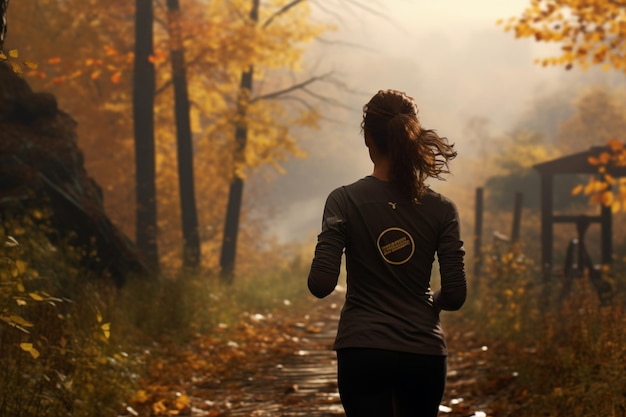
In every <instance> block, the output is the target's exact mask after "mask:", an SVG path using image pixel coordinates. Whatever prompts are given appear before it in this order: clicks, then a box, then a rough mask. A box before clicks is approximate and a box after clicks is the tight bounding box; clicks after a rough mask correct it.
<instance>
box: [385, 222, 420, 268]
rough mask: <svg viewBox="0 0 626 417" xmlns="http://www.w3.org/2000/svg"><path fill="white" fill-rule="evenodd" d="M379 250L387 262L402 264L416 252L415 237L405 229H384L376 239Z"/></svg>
mask: <svg viewBox="0 0 626 417" xmlns="http://www.w3.org/2000/svg"><path fill="white" fill-rule="evenodd" d="M376 244H377V246H378V251H379V252H380V254H381V256H382V257H383V259H384V260H385V262H387V263H390V264H392V265H402V264H403V263H406V262H408V261H409V259H411V257H412V256H413V253H414V252H415V242H413V237H411V235H410V234H409V232H407V231H406V230H404V229H400V228H399V227H390V228H389V229H386V230H383V232H382V233H381V234H380V236H378V240H377V241H376Z"/></svg>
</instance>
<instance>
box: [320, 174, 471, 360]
mask: <svg viewBox="0 0 626 417" xmlns="http://www.w3.org/2000/svg"><path fill="white" fill-rule="evenodd" d="M344 250H345V254H346V270H347V293H346V301H345V304H344V307H343V309H342V312H341V318H340V321H339V329H338V331H337V338H336V340H335V345H334V348H335V349H342V348H348V347H365V348H378V349H389V350H396V351H403V352H412V353H422V354H433V355H445V354H447V349H446V344H445V338H444V335H443V331H442V329H441V323H440V320H439V311H440V310H457V309H459V308H460V307H461V306H462V305H463V303H464V302H465V297H466V291H467V284H466V278H465V269H464V263H463V257H464V254H465V252H464V250H463V242H462V241H461V240H460V226H459V216H458V211H457V209H456V206H455V205H454V203H452V201H450V200H449V199H447V198H446V197H444V196H442V195H440V194H437V193H435V192H433V191H431V190H428V192H427V193H426V194H425V195H424V196H423V197H422V198H421V199H420V201H419V203H418V204H415V203H413V202H412V201H411V200H410V199H409V197H408V196H406V195H404V193H401V192H400V191H399V190H398V188H397V187H396V186H395V185H394V184H392V183H389V182H384V181H380V180H378V179H376V178H374V177H371V176H369V177H365V178H363V179H361V180H359V181H357V182H355V183H354V184H351V185H348V186H344V187H340V188H338V189H336V190H334V191H333V192H332V193H331V194H330V195H329V196H328V199H327V201H326V206H325V208H324V215H323V221H322V231H321V233H320V234H319V236H318V242H317V246H316V248H315V257H314V259H313V262H312V264H311V271H310V273H309V277H308V286H309V289H310V291H311V293H312V294H313V295H315V296H317V297H319V298H322V297H325V296H327V295H328V294H330V293H331V292H332V291H333V290H334V288H335V287H336V285H337V280H338V277H339V272H340V266H341V257H342V254H343V253H344ZM435 255H437V259H438V262H439V268H440V275H441V290H439V291H437V292H436V293H434V294H433V292H432V291H431V289H430V277H431V270H432V265H433V262H434V259H435Z"/></svg>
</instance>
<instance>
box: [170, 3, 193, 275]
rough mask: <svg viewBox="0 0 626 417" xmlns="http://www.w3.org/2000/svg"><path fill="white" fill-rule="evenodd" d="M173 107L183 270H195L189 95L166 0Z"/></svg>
mask: <svg viewBox="0 0 626 417" xmlns="http://www.w3.org/2000/svg"><path fill="white" fill-rule="evenodd" d="M167 9H168V18H169V31H170V50H171V59H172V79H173V84H174V107H175V115H176V145H177V146H176V148H177V154H178V184H179V188H180V205H181V216H182V228H183V267H184V268H186V269H195V268H197V267H198V265H199V263H200V238H199V236H198V213H197V208H196V194H195V185H194V170H193V144H192V134H191V122H190V116H189V107H190V106H189V95H188V92H187V75H186V68H185V55H184V48H183V40H182V36H181V31H180V5H179V2H178V0H167Z"/></svg>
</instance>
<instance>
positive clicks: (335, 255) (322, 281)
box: [307, 189, 346, 298]
mask: <svg viewBox="0 0 626 417" xmlns="http://www.w3.org/2000/svg"><path fill="white" fill-rule="evenodd" d="M340 190H341V189H338V190H335V191H334V192H332V193H331V194H330V195H329V196H328V199H327V200H326V206H325V207H324V215H323V219H322V231H321V233H320V234H319V235H318V237H317V245H316V246H315V256H314V258H313V262H312V263H311V270H310V272H309V278H308V280H307V283H308V287H309V291H311V294H313V295H314V296H316V297H318V298H324V297H326V296H327V295H329V294H330V293H332V292H333V290H334V289H335V287H336V286H337V281H338V279H339V272H340V268H341V255H342V254H343V249H344V248H345V243H346V220H345V215H344V209H343V207H344V206H343V204H341V203H342V200H343V199H342V198H341V191H340Z"/></svg>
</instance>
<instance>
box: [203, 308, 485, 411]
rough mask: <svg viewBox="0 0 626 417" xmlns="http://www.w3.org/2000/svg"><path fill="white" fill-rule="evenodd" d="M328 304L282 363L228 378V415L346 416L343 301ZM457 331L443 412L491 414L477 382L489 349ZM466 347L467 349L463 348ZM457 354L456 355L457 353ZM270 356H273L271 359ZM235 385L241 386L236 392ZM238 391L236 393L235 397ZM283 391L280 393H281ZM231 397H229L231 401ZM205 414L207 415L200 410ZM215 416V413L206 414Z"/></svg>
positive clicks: (306, 324) (300, 329)
mask: <svg viewBox="0 0 626 417" xmlns="http://www.w3.org/2000/svg"><path fill="white" fill-rule="evenodd" d="M320 306H322V308H320V309H319V310H316V311H314V312H312V314H311V315H310V316H309V315H307V316H306V317H305V320H304V321H303V322H302V323H296V324H295V325H294V333H293V334H294V337H295V338H296V339H297V340H298V341H299V343H298V346H299V347H300V349H299V350H297V351H296V352H294V354H293V355H291V356H288V357H286V358H283V359H282V361H281V363H275V362H272V361H271V360H269V361H268V362H266V363H263V364H260V367H261V372H256V373H255V376H254V377H250V378H248V379H247V380H246V381H245V382H242V381H241V380H240V381H225V383H226V384H225V386H228V388H225V389H224V391H222V392H220V390H219V389H218V390H215V391H214V392H213V393H212V394H214V395H215V397H216V398H220V397H221V396H223V395H230V397H231V399H230V402H229V403H227V404H226V406H227V407H228V411H227V412H226V413H224V414H220V415H224V416H226V415H227V416H250V417H254V416H272V417H295V416H311V417H337V416H344V415H345V414H344V412H343V408H342V407H341V402H340V399H339V394H338V392H337V383H336V360H335V353H334V352H333V351H332V342H333V340H334V337H335V332H336V325H337V320H338V315H339V309H340V306H341V305H340V299H337V300H335V301H333V300H330V301H328V300H327V301H326V304H320ZM463 336H464V335H462V334H459V333H458V332H455V336H454V337H452V338H451V339H452V340H451V341H450V342H451V343H450V344H451V345H452V346H451V350H453V349H454V350H453V353H451V355H450V356H449V364H448V383H447V389H446V394H445V397H444V400H443V401H442V405H441V406H440V411H441V412H440V415H441V416H450V417H461V416H463V417H470V416H475V417H486V416H488V404H485V401H484V400H481V399H480V398H478V397H477V392H476V387H475V386H476V382H477V379H478V378H480V377H481V375H484V374H485V370H486V366H487V354H488V347H483V346H471V344H469V343H468V340H470V339H472V338H471V335H467V336H468V337H467V338H464V337H463ZM460 348H463V350H462V351H461V350H457V349H460ZM455 352H456V353H455ZM268 359H269V358H268ZM233 384H235V385H237V384H238V385H239V386H238V387H237V389H236V390H235V391H234V390H233ZM233 392H236V393H237V394H236V396H233ZM277 393H278V395H277ZM227 401H228V400H227ZM198 415H202V414H198ZM204 415H209V414H204Z"/></svg>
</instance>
